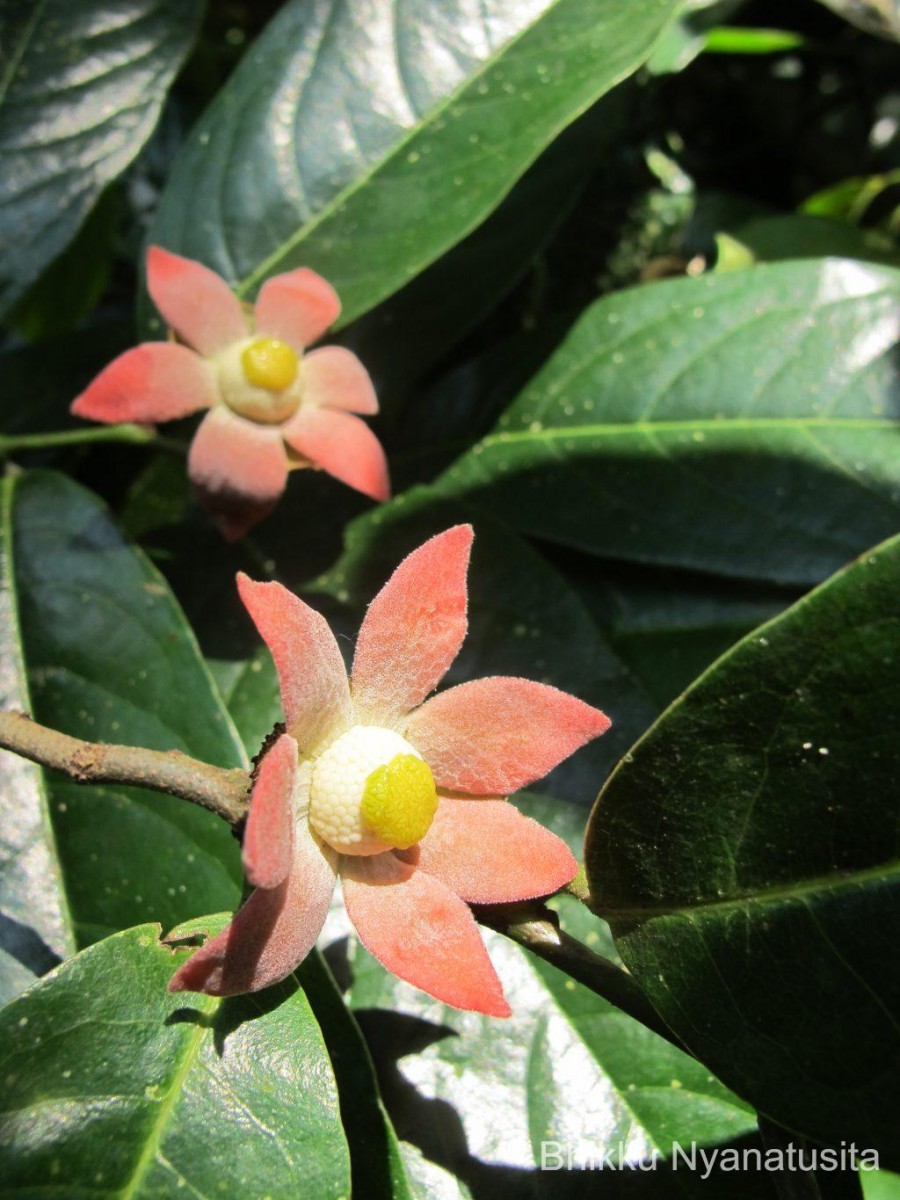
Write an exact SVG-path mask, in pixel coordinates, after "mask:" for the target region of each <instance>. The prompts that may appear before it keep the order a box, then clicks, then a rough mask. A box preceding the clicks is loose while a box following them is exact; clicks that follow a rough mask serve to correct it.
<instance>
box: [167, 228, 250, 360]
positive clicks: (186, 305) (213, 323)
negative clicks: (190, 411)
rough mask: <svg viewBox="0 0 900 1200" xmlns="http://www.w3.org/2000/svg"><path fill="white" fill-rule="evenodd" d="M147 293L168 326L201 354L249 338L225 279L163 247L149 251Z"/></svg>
mask: <svg viewBox="0 0 900 1200" xmlns="http://www.w3.org/2000/svg"><path fill="white" fill-rule="evenodd" d="M147 290H148V291H149V292H150V295H151V297H152V298H153V303H154V304H155V305H156V307H157V308H158V309H159V311H160V312H161V313H162V315H163V318H164V319H165V321H166V322H167V324H169V325H171V327H172V328H173V329H174V330H175V332H176V333H177V334H178V336H179V337H180V338H181V340H182V341H184V342H187V343H188V345H189V346H193V347H194V349H195V350H199V351H200V353H201V354H206V355H209V354H216V353H217V352H218V351H219V350H224V349H225V347H226V346H228V345H230V344H231V343H232V342H236V341H238V339H240V338H245V337H247V333H248V330H247V319H246V317H245V316H244V314H243V312H242V310H241V305H240V302H239V301H238V298H237V296H235V294H234V292H233V291H232V290H231V288H230V287H229V286H228V284H227V283H226V282H225V280H224V279H222V278H221V276H219V275H217V274H216V273H215V271H211V270H210V269H209V267H204V266H203V264H202V263H198V262H194V260H193V259H191V258H182V257H181V255H180V254H172V253H170V252H169V251H168V250H163V249H162V247H160V246H151V247H150V248H149V250H148V251H147Z"/></svg>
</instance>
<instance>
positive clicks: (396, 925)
mask: <svg viewBox="0 0 900 1200" xmlns="http://www.w3.org/2000/svg"><path fill="white" fill-rule="evenodd" d="M340 872H341V879H342V881H343V885H344V901H345V903H346V905H347V915H348V916H349V917H350V920H351V921H352V922H353V924H354V925H355V926H356V932H357V933H358V934H359V939H360V941H361V942H362V944H363V945H364V946H365V947H366V949H367V950H369V951H371V953H372V954H374V955H375V957H376V958H377V959H378V961H379V962H381V963H382V964H383V965H384V966H385V967H387V969H388V970H389V971H392V972H393V973H394V974H395V975H398V976H399V977H400V978H401V979H405V980H406V982H407V983H411V984H413V985H414V986H415V987H417V988H421V989H422V991H423V992H427V993H428V995H429V996H434V998H435V999H436V1000H441V1001H442V1002H443V1003H444V1004H451V1005H453V1007H454V1008H463V1009H468V1010H470V1011H472V1012H481V1013H486V1014H487V1015H488V1016H490V1017H508V1016H509V1015H510V1007H509V1005H508V1004H507V1002H506V999H505V998H504V995H503V988H502V986H501V984H500V980H499V979H498V978H497V973H496V971H495V970H494V968H493V966H492V965H491V960H490V958H489V957H488V953H487V950H485V948H484V942H483V941H482V940H481V935H480V933H479V932H478V926H477V925H476V924H475V919H474V917H473V916H472V914H471V912H470V911H469V908H468V906H467V905H466V904H464V903H463V901H462V900H460V899H459V897H458V896H456V895H454V894H453V892H451V891H450V889H449V888H447V887H445V886H444V884H442V883H441V882H439V880H437V879H434V878H432V877H431V876H430V875H426V874H425V872H424V871H417V870H415V868H413V867H412V866H410V865H409V864H407V863H404V862H401V861H400V859H398V858H397V857H396V856H395V855H393V854H391V853H388V854H377V855H374V856H373V857H371V858H359V857H356V856H354V857H349V856H345V857H344V858H342V859H341V861H340Z"/></svg>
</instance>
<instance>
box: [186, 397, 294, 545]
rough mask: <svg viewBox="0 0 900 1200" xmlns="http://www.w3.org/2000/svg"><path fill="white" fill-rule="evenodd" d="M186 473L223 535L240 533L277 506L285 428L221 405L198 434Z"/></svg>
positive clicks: (284, 458) (283, 471) (281, 487)
mask: <svg viewBox="0 0 900 1200" xmlns="http://www.w3.org/2000/svg"><path fill="white" fill-rule="evenodd" d="M188 474H189V475H190V477H191V482H192V483H193V484H194V487H195V490H196V492H197V499H198V500H199V501H200V503H201V504H202V505H203V507H204V508H206V509H207V510H208V511H209V512H210V514H211V515H212V516H213V518H214V519H215V520H216V521H217V522H218V524H219V525H220V527H221V528H222V531H223V533H224V534H225V536H226V537H229V538H235V537H240V536H241V534H243V533H246V531H247V530H248V529H249V528H250V526H251V525H254V524H255V523H256V522H257V521H259V520H261V519H262V518H263V517H264V516H265V515H266V513H268V512H270V511H271V509H272V508H274V506H275V503H276V502H277V500H278V497H279V496H280V495H281V493H282V492H283V491H284V488H285V484H286V483H287V455H286V453H285V450H284V443H283V442H282V439H281V433H280V431H279V430H278V428H277V427H276V426H273V425H258V424H256V423H255V422H254V421H246V420H244V418H243V417H239V416H236V415H235V414H234V413H232V412H230V411H229V410H228V409H227V408H225V407H224V406H223V405H218V406H217V407H216V408H214V409H213V410H212V412H210V413H207V415H206V416H205V417H204V418H203V420H202V421H201V423H200V428H199V429H198V430H197V432H196V434H195V436H194V440H193V442H192V443H191V450H190V454H189V456H188Z"/></svg>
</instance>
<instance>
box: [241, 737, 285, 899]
mask: <svg viewBox="0 0 900 1200" xmlns="http://www.w3.org/2000/svg"><path fill="white" fill-rule="evenodd" d="M297 761H298V752H297V743H296V742H295V741H294V739H293V738H292V737H290V736H289V735H288V734H286V733H283V734H282V735H281V737H280V738H279V739H278V741H277V742H276V743H275V744H274V746H272V747H271V749H270V750H268V751H267V753H266V755H265V757H264V758H263V759H262V761H261V762H260V764H259V766H258V767H257V770H256V780H255V782H254V784H253V794H252V795H251V797H250V811H249V813H248V814H247V826H246V828H245V830H244V848H243V859H244V874H245V875H246V876H247V879H248V880H249V881H250V883H252V884H253V886H254V887H261V888H273V887H278V885H279V884H280V883H283V882H284V880H285V878H286V876H287V873H288V871H289V870H290V867H291V856H292V853H293V846H294V812H293V802H292V801H293V794H294V776H295V775H296V773H297Z"/></svg>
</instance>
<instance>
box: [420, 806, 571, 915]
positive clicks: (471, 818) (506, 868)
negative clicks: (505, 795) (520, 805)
mask: <svg viewBox="0 0 900 1200" xmlns="http://www.w3.org/2000/svg"><path fill="white" fill-rule="evenodd" d="M416 866H417V868H418V870H420V871H425V872H426V874H428V875H433V876H434V877H435V878H436V879H439V880H440V881H441V883H444V884H446V885H447V887H448V888H450V890H451V891H453V892H456V894H457V896H460V897H461V898H462V899H463V900H465V901H467V902H468V903H469V904H510V903H514V902H515V901H518V900H528V899H531V897H533V896H549V895H551V894H552V893H553V892H556V891H559V889H560V888H561V887H563V886H564V885H565V884H567V883H568V882H569V881H570V880H571V879H574V878H575V873H576V872H577V870H578V863H577V862H576V861H575V859H574V857H573V855H572V853H571V851H570V850H569V847H568V846H567V845H566V844H565V842H564V841H563V840H562V839H561V838H558V837H557V836H556V834H555V833H551V832H550V830H549V829H545V828H544V827H543V825H539V824H538V823H537V821H532V820H531V819H530V818H529V817H524V816H523V815H522V814H521V813H520V812H517V811H516V809H515V808H513V806H512V805H511V804H510V803H509V801H508V800H452V799H442V800H441V801H440V803H439V804H438V810H437V813H436V814H435V818H434V823H433V824H432V826H431V828H430V829H429V831H428V833H427V834H426V835H425V837H424V838H423V839H422V841H421V842H420V843H419V857H418V861H417V863H416Z"/></svg>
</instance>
